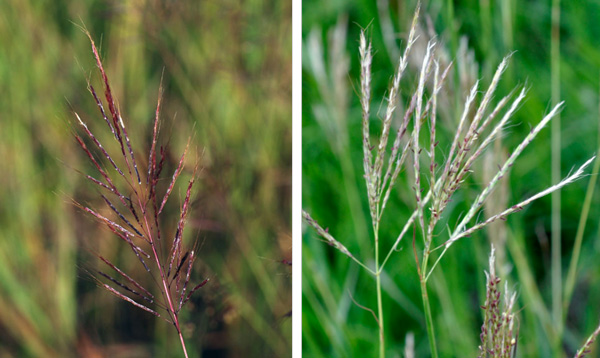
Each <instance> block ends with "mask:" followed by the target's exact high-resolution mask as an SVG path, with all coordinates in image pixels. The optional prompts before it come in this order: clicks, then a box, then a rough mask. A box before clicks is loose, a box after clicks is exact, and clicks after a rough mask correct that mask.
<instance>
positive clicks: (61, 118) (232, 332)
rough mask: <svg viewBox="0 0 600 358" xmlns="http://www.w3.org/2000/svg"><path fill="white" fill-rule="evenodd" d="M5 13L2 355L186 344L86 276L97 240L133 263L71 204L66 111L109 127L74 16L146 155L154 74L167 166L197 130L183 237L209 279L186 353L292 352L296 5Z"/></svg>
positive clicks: (4, 5)
mask: <svg viewBox="0 0 600 358" xmlns="http://www.w3.org/2000/svg"><path fill="white" fill-rule="evenodd" d="M0 17H1V19H0V89H1V93H2V94H3V95H2V96H1V98H0V116H1V118H2V119H1V122H0V156H1V157H2V161H0V171H1V172H2V173H3V175H2V176H0V202H1V206H0V305H1V307H2V309H0V356H1V357H75V356H77V357H103V356H111V357H136V356H139V357H147V356H155V357H179V356H181V347H180V346H179V343H178V339H177V337H176V335H175V334H173V330H172V329H171V328H172V327H167V324H166V323H165V322H162V321H158V320H154V318H153V317H151V316H150V315H148V314H147V313H145V312H143V311H141V310H138V309H136V308H134V307H133V306H130V305H129V304H127V303H125V302H121V300H119V299H116V298H115V297H113V296H111V295H110V294H108V293H106V292H105V291H104V290H102V289H100V288H97V287H96V286H95V284H94V283H93V282H92V281H91V280H90V278H89V276H88V274H87V272H86V271H87V270H89V269H91V268H93V267H94V266H95V265H96V261H95V259H93V257H92V256H91V255H90V252H89V251H98V252H100V253H102V254H103V255H106V256H108V257H109V258H110V259H111V260H112V261H113V262H115V263H117V265H119V266H121V267H123V268H124V269H127V270H129V271H132V270H133V271H135V270H139V267H137V266H139V265H137V266H136V265H134V262H133V260H131V257H130V256H129V254H130V253H126V254H125V253H124V254H123V255H122V254H121V251H122V250H121V248H122V246H120V244H119V243H118V240H117V239H115V238H114V237H112V236H111V235H110V234H109V233H108V232H106V230H103V229H101V227H100V225H97V223H95V222H94V221H93V220H90V219H89V218H87V217H86V216H85V215H84V214H83V213H81V212H79V211H78V210H76V209H75V208H74V207H73V206H72V205H71V203H70V198H77V199H78V200H81V201H83V202H86V200H96V199H92V198H96V196H95V195H93V194H94V193H93V192H92V191H93V190H95V189H94V188H93V187H92V186H91V185H89V183H87V182H86V181H85V180H84V178H83V177H82V176H80V175H78V174H77V173H76V171H75V170H73V169H72V168H77V169H81V170H82V171H87V172H88V173H92V171H91V170H88V168H89V164H86V162H87V161H86V158H85V155H84V154H83V153H82V152H81V151H80V149H79V148H77V146H76V144H75V142H74V140H73V139H72V135H71V130H70V129H69V127H71V126H74V125H73V124H72V120H73V116H72V112H71V111H72V110H75V111H77V112H78V113H80V114H81V115H82V117H83V118H84V119H85V120H86V121H87V122H88V123H95V124H97V125H98V127H100V125H101V121H102V119H101V116H100V115H99V113H98V110H97V108H95V103H94V100H93V98H92V96H91V95H90V94H89V93H88V91H87V90H86V80H87V79H88V78H89V79H90V80H91V82H92V83H93V84H96V87H97V88H101V86H100V85H99V81H98V75H97V73H96V68H95V64H94V62H93V57H92V54H91V48H90V46H89V42H88V40H87V38H86V36H85V34H84V33H83V32H82V31H81V29H80V28H79V27H78V25H83V26H85V27H86V28H87V29H88V30H89V31H90V33H91V34H92V36H93V37H94V38H95V40H96V43H97V44H98V45H99V46H100V47H101V55H102V57H103V59H104V64H105V67H106V70H107V73H108V75H109V78H110V80H111V84H112V86H113V91H114V93H115V95H116V97H117V98H118V100H119V103H120V107H121V111H122V113H123V114H124V119H125V121H126V123H127V124H128V126H129V128H130V129H129V132H130V135H131V137H132V143H133V146H134V148H135V150H136V154H138V156H139V157H142V158H143V157H144V156H146V157H147V153H148V149H149V145H150V143H149V140H150V135H151V128H150V125H151V123H152V118H153V115H154V109H155V107H156V100H157V95H158V88H159V83H160V78H161V74H162V73H164V80H163V84H164V87H165V91H164V98H163V106H164V107H163V110H162V119H163V133H164V134H165V135H167V136H168V138H167V140H168V141H169V143H170V145H171V150H170V152H169V155H168V158H167V164H166V166H167V168H166V169H167V170H170V171H172V170H173V169H174V166H175V165H176V161H177V160H178V155H179V153H181V152H182V150H183V148H184V146H185V144H186V142H187V139H188V136H190V135H191V136H192V148H193V149H194V150H195V151H197V152H198V156H196V157H194V156H193V155H192V156H190V162H189V163H187V164H188V166H187V168H188V172H187V176H188V177H189V174H190V171H191V169H190V168H193V164H194V161H195V160H199V163H200V165H201V167H202V172H201V175H200V180H199V183H198V187H197V188H198V189H197V197H196V199H195V202H194V204H193V207H192V212H191V215H190V216H189V224H188V229H187V231H186V236H187V238H186V240H188V241H189V242H191V241H193V240H194V239H197V240H198V242H199V244H200V246H201V248H200V250H199V254H198V261H197V262H202V263H201V264H200V269H199V270H198V272H196V273H195V275H197V276H198V277H210V278H211V279H212V280H211V283H210V284H208V285H206V286H205V287H204V288H203V289H202V290H200V291H199V292H200V293H199V294H198V296H197V297H196V298H195V299H193V300H192V301H193V302H191V303H192V305H190V307H189V308H188V310H189V311H188V317H186V318H185V319H184V320H185V322H186V323H185V325H184V329H183V330H184V334H185V336H186V338H187V342H188V344H189V346H188V351H190V353H191V356H195V357H199V356H206V357H247V356H269V357H285V356H289V355H290V352H291V319H290V318H287V313H288V312H289V311H290V309H291V270H290V269H289V267H288V266H287V265H285V264H283V263H281V260H284V259H289V258H290V257H291V246H292V239H291V224H290V217H291V211H290V206H291V199H290V198H291V195H290V193H291V2H290V1H272V0H252V1H246V2H238V1H233V0H219V1H177V0H163V1H159V0H147V1H143V0H131V1H65V0H59V1H48V0H42V1H16V0H14V1H11V0H0ZM103 130H104V129H103ZM105 142H106V143H113V142H109V141H105ZM111 145H112V144H111ZM113 149H114V148H113ZM174 163H175V164H174ZM164 175H167V176H168V175H170V174H169V173H167V172H165V174H164ZM182 195H183V194H181V188H180V189H179V193H177V194H176V195H174V196H173V198H174V200H173V203H172V205H173V210H172V212H170V213H169V214H167V215H170V216H169V217H168V220H171V221H170V222H172V221H173V220H176V215H177V206H178V205H179V204H180V202H181V196H182ZM94 204H100V203H94ZM142 270H143V268H142ZM191 306H193V307H191Z"/></svg>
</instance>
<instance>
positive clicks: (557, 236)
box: [550, 0, 563, 358]
mask: <svg viewBox="0 0 600 358" xmlns="http://www.w3.org/2000/svg"><path fill="white" fill-rule="evenodd" d="M551 37H552V38H551V45H550V47H551V49H550V52H551V54H550V57H551V64H550V66H551V69H550V71H551V87H552V103H553V104H554V105H556V104H557V103H558V102H559V101H560V0H552V30H551ZM560 129H561V125H560V114H558V115H557V116H556V118H555V119H554V121H553V122H552V129H551V137H552V160H551V162H552V165H551V167H552V169H551V171H552V175H551V176H552V181H553V182H557V181H558V180H560V163H561V153H560V148H561V136H560ZM551 201H552V235H551V250H552V257H551V264H550V266H551V278H552V280H551V281H552V285H551V286H552V316H553V320H554V324H555V325H556V328H557V339H556V340H555V342H554V343H553V345H552V347H553V349H552V351H553V356H554V358H559V357H562V352H561V346H562V330H563V327H562V326H563V325H562V320H563V318H562V317H563V315H562V302H561V301H562V292H563V291H562V265H561V256H562V250H561V232H560V231H561V213H560V207H561V204H560V203H561V197H560V191H555V192H554V193H552V196H551Z"/></svg>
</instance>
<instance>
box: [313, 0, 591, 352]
mask: <svg viewBox="0 0 600 358" xmlns="http://www.w3.org/2000/svg"><path fill="white" fill-rule="evenodd" d="M419 10H420V5H417V9H416V11H415V14H414V17H413V20H412V25H411V28H410V31H409V35H408V38H407V41H406V45H405V46H406V47H405V49H404V52H403V54H402V56H401V57H400V59H399V60H398V66H397V67H396V72H395V74H393V76H391V79H390V85H389V88H388V90H387V92H386V93H387V94H386V96H385V98H384V100H383V101H384V102H385V103H384V106H385V109H384V111H383V115H382V118H381V130H380V132H379V134H378V135H377V136H372V134H371V126H370V122H371V118H372V114H371V103H370V102H371V99H372V98H373V94H372V92H371V83H372V78H371V77H372V70H371V65H372V63H373V54H372V53H373V49H372V45H371V43H370V41H369V40H368V39H367V35H366V33H365V31H364V30H363V31H362V33H361V34H360V38H359V56H360V90H359V91H358V92H359V94H360V105H361V109H362V147H363V148H362V149H363V150H362V152H363V158H362V164H363V165H362V167H363V171H364V180H365V184H366V197H367V199H368V205H369V213H370V217H371V223H372V232H373V236H374V237H373V238H372V241H371V242H372V243H373V245H374V247H373V253H374V257H372V258H365V257H360V256H361V255H356V254H352V253H350V251H349V250H348V249H347V247H346V246H345V245H344V242H342V241H338V240H336V239H334V236H335V233H330V232H329V231H327V230H324V229H323V225H321V224H319V223H318V218H313V217H311V216H310V215H309V213H307V212H303V216H304V219H305V222H306V223H307V224H308V225H309V226H311V227H313V228H314V229H315V230H316V232H317V233H318V234H319V235H320V236H321V237H322V238H323V239H324V241H325V242H327V243H328V244H329V245H331V246H333V247H335V248H336V249H337V250H338V251H340V252H341V253H342V254H344V255H347V256H349V257H350V258H351V259H352V260H354V261H355V262H356V263H358V264H359V265H360V266H361V267H363V268H365V270H366V271H367V272H368V273H369V274H371V275H372V276H373V278H374V279H375V288H376V290H375V293H376V296H377V297H376V301H377V309H376V310H373V311H374V312H376V313H377V314H376V317H377V318H376V321H377V325H378V326H379V357H384V356H385V355H386V351H385V334H384V330H385V324H384V316H385V314H384V308H383V301H382V288H381V276H382V274H383V273H384V268H385V265H386V264H387V263H388V261H389V260H390V258H391V256H392V254H393V253H394V252H397V249H398V247H399V245H400V243H401V242H402V239H403V238H404V235H405V234H406V232H407V231H408V230H410V228H413V232H414V233H415V236H414V237H415V239H414V241H413V245H412V246H413V248H414V257H415V261H416V263H417V271H418V276H419V277H418V279H419V282H420V288H421V294H422V303H423V313H424V315H425V324H426V328H427V335H428V339H429V344H430V351H431V356H432V357H434V358H437V357H438V352H437V344H436V339H435V330H434V322H433V315H432V311H431V307H430V299H429V295H428V286H427V283H428V280H429V278H430V276H431V274H432V273H433V272H434V269H435V268H436V267H437V265H438V263H439V262H440V261H441V259H442V258H443V257H444V254H445V253H446V251H447V250H448V249H449V248H450V247H451V246H452V245H453V244H454V243H455V242H457V241H458V240H460V239H462V238H464V237H467V236H469V235H471V234H473V233H474V232H475V231H477V230H480V229H482V228H484V227H486V226H487V225H489V224H491V223H493V222H495V221H497V220H503V219H505V218H506V217H507V216H508V215H510V214H513V213H516V212H518V211H520V210H522V209H523V208H524V207H525V206H526V205H528V204H530V203H531V202H533V201H534V200H537V199H539V198H541V197H543V196H546V195H548V194H551V193H553V192H555V191H557V190H560V189H561V188H563V187H564V186H566V185H568V184H571V183H573V182H574V181H576V180H577V179H579V178H582V177H583V176H584V173H585V170H586V168H587V167H588V166H589V165H590V163H591V162H592V161H593V159H594V158H591V159H589V160H587V161H586V162H584V163H583V164H582V165H581V166H580V167H579V168H577V169H576V170H574V171H573V172H572V174H570V175H568V176H567V177H566V178H564V179H563V180H562V181H560V182H558V183H556V184H554V185H552V186H550V187H548V188H547V189H545V190H543V191H541V192H539V193H537V194H535V195H532V196H531V197H529V198H528V199H525V200H522V201H521V202H519V203H516V204H514V205H512V206H510V207H508V208H506V209H504V210H501V211H500V212H498V213H496V214H493V215H491V216H489V217H488V218H487V219H483V220H481V221H479V222H474V221H475V220H476V219H477V217H478V215H479V214H481V213H482V211H483V210H482V208H483V207H484V204H486V202H487V201H488V199H489V197H490V194H491V193H492V192H493V191H494V190H495V189H496V187H497V186H498V183H499V182H500V179H501V178H503V177H504V176H506V175H507V174H508V173H509V171H510V169H511V168H512V166H513V165H514V164H515V162H516V161H517V159H518V157H519V156H520V155H521V154H522V153H523V152H524V151H525V149H526V148H527V146H528V145H529V144H530V143H531V142H532V141H533V140H534V139H535V138H536V136H537V135H538V134H539V133H540V132H541V131H542V130H543V129H544V128H545V127H546V126H547V124H548V123H549V122H550V121H551V120H552V118H554V117H555V116H556V115H557V114H558V113H559V111H560V110H561V108H562V103H559V104H558V105H556V106H555V107H554V108H552V110H551V111H550V112H549V113H548V114H546V115H545V116H544V117H543V118H542V120H541V121H539V123H537V124H536V125H535V126H534V127H533V129H532V130H531V131H530V132H529V134H527V135H526V136H525V138H524V139H522V141H521V142H520V144H519V145H518V146H516V147H515V148H514V149H512V151H510V152H509V155H508V157H507V159H505V160H504V161H503V163H501V164H500V165H499V166H498V170H497V172H496V173H495V175H494V176H493V178H492V179H491V180H490V181H489V183H487V184H484V185H483V189H482V190H481V191H480V193H479V194H478V195H477V196H476V198H475V200H474V201H473V202H472V203H470V204H469V205H468V208H469V209H468V210H467V211H466V214H465V215H463V216H462V219H461V220H460V222H458V223H456V224H455V225H450V226H451V227H454V228H455V229H454V230H453V231H452V232H450V233H449V235H448V236H447V237H446V238H444V237H443V235H444V232H445V229H444V228H440V227H439V226H441V225H439V224H440V222H444V223H445V220H444V221H442V220H441V219H442V218H443V216H444V215H447V213H446V212H447V211H448V208H450V207H452V206H451V205H448V204H449V203H450V202H451V200H452V199H453V198H454V196H455V193H457V192H458V191H459V190H460V189H461V188H462V187H463V183H464V182H465V180H467V178H468V176H469V175H470V173H471V172H472V171H473V170H474V164H475V163H476V162H477V160H478V159H479V158H480V157H481V156H482V154H483V153H484V152H485V151H486V150H487V149H488V148H489V147H490V144H492V143H494V142H495V141H496V140H497V139H498V138H499V137H500V136H501V135H502V131H503V130H504V129H505V128H506V127H507V125H508V124H509V123H510V120H511V118H512V117H513V115H514V113H515V112H516V111H517V109H518V108H519V106H520V105H521V104H522V102H523V99H524V98H525V96H526V92H527V91H526V89H525V88H521V89H519V88H515V89H514V90H513V91H511V93H510V94H508V95H507V96H505V97H503V98H501V99H500V100H499V101H498V102H497V103H496V104H495V105H494V104H493V102H494V96H495V95H496V92H497V89H498V85H499V83H500V80H501V78H502V75H503V73H504V72H505V70H506V68H507V66H508V63H509V60H510V57H511V55H508V56H506V57H505V58H504V59H503V60H502V61H501V63H500V64H499V65H498V67H497V69H496V71H495V73H494V75H493V76H492V78H491V82H490V84H489V86H488V87H487V88H482V85H481V82H479V81H476V82H475V84H474V85H473V86H472V87H471V89H470V91H469V92H468V93H467V95H466V98H465V99H464V102H463V103H464V107H463V110H462V114H461V115H460V116H459V118H456V121H455V122H453V121H452V119H450V120H446V122H447V123H457V126H456V128H455V130H454V132H453V133H452V134H451V136H450V138H452V140H451V142H450V143H449V145H448V147H447V148H442V147H443V146H439V145H438V144H439V142H438V140H439V139H438V138H440V137H442V136H441V135H440V134H439V133H438V132H437V131H438V129H439V128H438V127H439V126H438V125H437V123H438V122H439V121H438V118H437V116H438V113H437V112H438V106H439V103H438V96H439V95H440V94H441V93H442V92H444V91H445V90H446V79H447V78H448V74H449V72H450V69H451V67H452V65H453V64H452V63H450V64H449V65H447V66H445V67H444V68H440V63H444V62H443V61H442V58H440V57H439V56H438V55H437V53H436V51H437V50H438V47H439V45H438V44H436V43H435V42H433V41H429V42H428V43H427V46H426V47H425V48H424V55H423V58H422V61H421V63H420V65H419V66H420V68H419V71H418V76H417V79H416V81H415V82H416V83H415V84H414V85H413V87H412V88H414V90H413V92H412V93H408V94H407V93H403V94H401V93H400V90H401V88H410V87H408V86H401V82H402V81H403V80H405V79H406V78H408V77H409V76H407V75H406V71H407V63H408V59H409V57H410V56H411V50H412V49H413V48H414V47H415V46H413V45H414V44H415V41H416V39H417V37H418V36H417V32H418V31H417V24H418V18H419ZM459 65H460V64H459ZM480 93H482V96H481V98H479V97H480ZM515 93H518V95H516V96H515ZM403 98H406V102H405V103H403V104H401V103H400V102H401V101H402V100H403ZM401 109H402V110H403V113H399V112H400V111H401ZM394 119H398V120H399V123H395V124H394V123H393V122H394ZM392 128H397V130H396V132H395V135H394V134H393V130H392ZM391 135H393V136H394V139H393V142H392V144H391V145H390V144H389V143H390V136H391ZM404 169H406V172H407V178H406V181H408V183H410V187H409V188H406V189H405V190H410V191H412V197H413V198H414V200H413V201H412V202H410V203H407V204H409V205H411V206H412V208H411V210H413V212H412V215H410V216H409V217H408V218H407V219H406V220H405V221H404V222H403V225H402V226H401V227H402V230H400V233H399V234H398V236H397V237H396V239H395V241H393V244H392V246H391V248H390V249H389V251H387V253H385V252H380V251H381V245H380V230H379V228H380V224H381V222H382V220H384V219H383V218H384V212H385V209H386V205H387V203H388V200H389V198H390V195H391V192H392V190H394V189H395V188H396V184H397V183H398V182H399V180H398V179H399V176H400V174H401V173H402V172H403V170H404ZM387 220H398V218H397V217H393V218H391V217H390V218H388V219H387ZM357 235H358V234H357ZM419 236H420V240H417V239H416V238H417V237H419ZM360 239H361V238H357V240H360ZM493 259H494V256H493V254H492V258H491V260H492V261H493ZM432 262H433V264H432ZM492 264H493V262H492V263H491V265H492ZM496 281H497V278H496V277H495V276H494V270H493V265H492V266H490V273H489V278H488V291H489V292H488V295H490V297H488V298H489V300H490V301H489V302H488V303H486V306H485V307H486V309H487V310H488V311H489V310H496V311H497V312H495V311H494V312H492V311H489V312H488V311H486V315H492V316H494V317H496V319H497V320H498V321H494V322H491V321H489V317H488V318H486V322H487V323H486V324H485V326H484V331H483V333H482V334H485V336H486V337H493V340H492V342H491V343H490V342H488V338H485V339H483V338H482V347H483V348H482V349H483V353H482V355H481V356H482V357H511V356H512V355H511V353H510V352H509V351H510V347H511V344H512V338H511V337H512V336H511V334H512V333H513V328H514V327H513V326H514V324H515V323H514V322H513V318H512V317H513V316H512V313H511V310H512V307H513V305H514V301H515V296H514V295H512V296H509V297H507V301H506V303H505V306H504V311H503V312H504V313H502V312H500V311H499V310H500V308H499V302H498V300H499V291H498V290H497V287H495V286H496V285H497V282H496ZM492 296H493V297H492ZM497 296H498V297H497ZM490 325H492V326H494V327H495V328H492V327H491V326H490ZM498 337H500V338H498ZM498 339H499V340H500V341H502V342H503V343H502V345H503V347H504V348H502V349H503V350H502V353H501V354H496V353H497V352H498V350H497V349H496V348H494V349H495V351H494V352H496V353H494V354H493V355H486V354H488V353H486V352H487V350H488V349H489V347H490V344H491V345H492V346H493V347H496V345H497V344H500V343H498V342H499V341H497V340H498ZM486 347H487V348H486Z"/></svg>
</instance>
